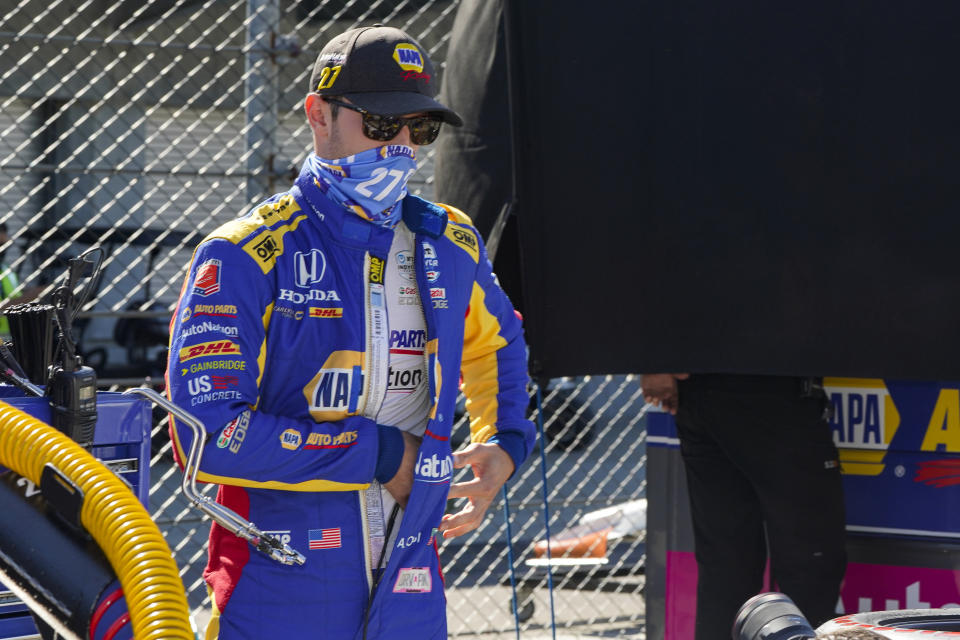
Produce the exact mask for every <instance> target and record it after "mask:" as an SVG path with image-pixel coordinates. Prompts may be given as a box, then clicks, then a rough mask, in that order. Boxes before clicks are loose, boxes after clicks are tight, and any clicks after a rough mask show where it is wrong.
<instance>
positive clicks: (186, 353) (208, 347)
mask: <svg viewBox="0 0 960 640" xmlns="http://www.w3.org/2000/svg"><path fill="white" fill-rule="evenodd" d="M225 355H233V356H239V355H241V354H240V345H238V344H237V343H236V342H233V341H231V340H214V341H213V342H201V343H200V344H195V345H193V346H190V347H184V348H182V349H180V362H186V361H187V360H192V359H194V358H203V357H205V356H225Z"/></svg>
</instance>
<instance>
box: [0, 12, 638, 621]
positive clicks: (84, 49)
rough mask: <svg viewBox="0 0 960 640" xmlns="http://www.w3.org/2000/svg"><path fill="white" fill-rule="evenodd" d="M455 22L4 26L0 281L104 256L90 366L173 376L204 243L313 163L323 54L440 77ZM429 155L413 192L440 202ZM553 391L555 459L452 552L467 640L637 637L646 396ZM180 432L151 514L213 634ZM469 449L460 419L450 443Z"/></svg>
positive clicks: (85, 325) (245, 15)
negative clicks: (365, 29)
mask: <svg viewBox="0 0 960 640" xmlns="http://www.w3.org/2000/svg"><path fill="white" fill-rule="evenodd" d="M456 10H457V2H456V1H442V0H391V1H389V2H386V1H380V0H362V1H360V0H299V1H296V2H294V1H292V0H246V1H242V0H147V1H134V0H69V1H68V0H20V1H19V2H18V3H16V4H15V6H14V7H12V8H7V9H5V11H4V12H3V15H2V17H0V59H2V60H4V62H5V64H3V65H0V222H3V223H5V224H6V226H7V229H8V240H7V241H6V242H5V243H3V244H0V252H2V256H3V257H2V262H3V268H4V269H5V270H8V271H9V272H12V273H14V274H16V275H17V276H19V281H20V283H21V285H20V286H21V288H22V289H25V290H27V289H33V288H45V290H46V291H49V290H50V288H51V286H52V285H53V284H54V282H55V281H56V280H58V279H59V278H60V277H61V276H62V275H63V273H64V271H65V269H66V265H67V260H69V259H71V258H74V257H76V256H78V255H79V254H80V253H82V252H83V251H85V250H86V249H88V248H90V247H91V246H95V245H96V246H100V247H102V248H103V249H104V250H105V255H106V257H105V261H104V264H103V271H102V277H101V278H100V280H99V282H98V283H97V286H96V289H95V292H94V295H93V296H92V298H91V299H90V301H89V302H88V303H87V304H86V306H85V307H84V309H83V310H82V312H81V314H80V316H79V318H78V320H77V323H76V324H75V331H74V333H75V335H76V336H77V337H78V339H79V343H80V349H81V352H82V353H83V354H84V356H85V358H86V360H87V362H88V363H89V364H91V365H92V366H93V367H94V368H95V369H96V370H97V371H98V374H99V376H100V379H101V381H102V382H103V383H104V384H105V386H110V387H111V388H113V389H119V388H122V387H123V386H132V385H136V384H140V383H141V382H143V381H144V380H145V379H147V380H151V379H152V380H158V379H159V378H160V376H162V372H163V369H164V365H165V359H166V340H167V329H166V325H167V322H168V320H169V314H170V312H171V311H172V309H173V308H174V306H175V301H176V298H177V296H178V294H179V290H180V286H181V283H182V280H183V276H184V273H185V269H186V266H187V264H188V263H189V260H190V257H191V254H192V250H193V247H194V246H195V245H196V244H197V243H198V242H199V241H200V240H201V239H202V238H203V237H204V236H205V235H206V234H207V233H209V232H210V231H212V230H213V229H215V228H216V227H217V226H219V225H220V224H221V223H223V222H225V221H227V220H230V219H232V218H234V217H236V216H237V215H239V214H240V213H242V212H244V211H245V210H246V209H248V208H249V207H250V206H251V205H253V204H255V203H256V202H257V201H259V200H261V199H262V198H264V197H266V196H268V195H270V194H271V193H273V192H275V191H279V190H282V189H285V188H286V187H287V185H289V184H290V183H291V182H292V179H293V177H294V176H295V172H296V171H298V169H299V166H300V164H301V163H302V161H303V159H304V158H305V157H306V154H307V153H308V152H309V150H310V148H311V146H312V143H311V137H310V133H309V128H308V127H307V125H306V121H305V118H304V116H303V110H302V97H303V94H304V93H305V91H306V88H307V82H308V78H309V74H310V68H311V65H312V62H313V60H314V59H315V57H316V55H317V53H318V52H319V50H320V48H321V47H322V45H323V44H324V43H325V42H326V41H327V40H328V39H329V38H331V37H332V36H334V35H336V34H337V33H340V32H342V31H344V30H346V29H349V28H352V27H353V26H357V25H359V24H370V23H373V22H382V23H385V24H390V25H393V26H397V27H400V28H402V29H404V30H405V31H407V32H408V33H410V34H411V35H412V36H414V37H415V38H417V39H418V40H419V41H420V42H421V44H423V46H424V47H425V48H427V50H428V51H429V53H430V55H431V57H432V58H433V59H434V61H435V62H436V63H437V64H436V66H437V72H438V73H439V74H442V72H443V60H444V58H445V55H446V51H447V48H448V45H449V32H450V28H451V26H452V23H453V19H454V16H455V14H456ZM425 150H426V154H425V156H424V157H422V158H421V167H420V170H419V171H418V173H417V176H416V177H415V178H414V180H415V182H413V183H412V184H411V191H412V192H414V193H416V194H418V195H423V196H424V197H427V198H429V197H431V196H432V193H433V185H432V160H433V159H432V151H430V150H429V148H425ZM41 295H43V294H42V293H41ZM538 393H539V395H540V396H541V397H540V404H541V405H542V407H543V411H542V416H540V417H541V418H542V420H541V422H542V423H543V428H544V431H545V434H546V438H545V439H544V441H543V442H542V443H541V444H544V446H543V451H542V452H541V451H539V450H538V451H537V453H536V454H535V455H534V457H533V458H532V459H531V461H530V462H528V463H527V465H526V466H525V467H524V468H523V469H521V470H520V472H519V473H518V474H517V477H516V478H514V480H513V481H512V482H511V483H510V485H509V487H508V489H507V491H506V494H505V495H506V500H504V501H501V502H500V504H498V505H495V507H494V508H492V509H491V513H490V515H489V516H488V518H487V520H486V522H485V524H484V525H483V527H482V528H481V529H480V530H479V531H478V532H476V533H475V534H474V535H471V536H468V537H467V539H465V540H461V539H457V540H454V541H448V542H446V543H444V544H443V545H442V546H441V556H442V560H443V566H444V570H445V574H446V581H447V588H448V598H449V611H448V617H449V627H450V634H451V635H452V636H467V635H483V636H484V637H487V636H490V637H494V636H497V635H500V634H505V635H506V634H509V635H510V636H513V635H515V634H516V629H517V627H518V628H519V630H520V632H521V633H522V634H523V635H524V637H531V636H535V635H539V634H545V633H548V632H549V628H550V626H551V625H552V624H556V625H557V627H558V628H560V629H566V630H568V631H570V632H576V633H583V634H600V635H621V636H629V635H642V625H643V620H644V603H643V595H642V589H643V566H644V540H645V536H644V532H645V519H644V516H645V509H644V503H643V502H642V499H643V497H644V495H645V466H646V465H645V461H646V453H645V430H644V428H643V421H642V410H641V408H642V406H643V401H642V399H641V396H640V389H639V384H638V381H637V380H636V379H635V378H632V377H630V376H603V377H592V378H579V379H574V380H554V381H550V382H549V383H544V384H543V386H542V387H541V388H540V390H539V392H534V393H533V395H532V400H531V407H535V406H537V402H536V396H537V394H538ZM531 416H532V417H533V418H534V419H537V417H538V415H537V412H536V411H535V410H533V409H532V410H531ZM166 427H167V425H166V419H165V417H164V416H163V415H160V414H157V420H156V428H155V430H154V438H153V439H154V447H153V452H154V455H153V459H152V460H151V464H152V469H151V474H152V487H151V501H150V502H151V504H150V507H151V512H152V513H153V516H154V518H155V520H156V522H157V523H158V525H160V527H161V529H162V530H163V531H164V532H165V533H166V535H167V537H168V541H169V542H170V545H171V548H172V549H173V550H174V553H175V555H176V560H177V563H178V564H179V566H180V567H181V569H182V575H183V579H184V584H185V585H186V587H187V589H188V592H189V597H190V603H191V606H192V607H194V610H195V614H196V616H197V618H198V619H199V620H201V621H202V620H203V619H204V618H205V616H206V611H207V609H208V607H209V599H208V597H207V594H206V590H205V588H204V585H203V581H202V578H201V571H202V568H203V565H204V563H205V543H206V537H207V531H208V529H209V524H208V522H206V521H202V520H201V518H199V517H198V513H197V512H196V511H194V510H192V509H191V508H189V506H188V504H187V502H186V500H184V499H183V498H182V497H181V496H180V495H179V493H178V491H177V489H178V486H179V481H180V476H179V473H178V472H177V471H176V469H175V468H174V466H173V464H172V459H171V452H170V445H169V442H168V441H167V437H166ZM467 437H468V428H467V426H466V421H465V420H464V419H461V421H460V423H458V426H457V428H456V431H455V438H459V443H462V442H463V441H465V439H466V438H467ZM454 444H455V445H456V444H457V443H454ZM604 510H605V511H604ZM598 512H599V513H598ZM508 513H509V519H508V518H506V517H505V516H506V515H507V514H508ZM548 527H549V530H550V533H551V535H552V537H553V538H554V539H569V540H573V539H578V540H579V543H580V548H579V549H576V550H574V551H569V550H568V551H565V550H564V549H563V548H561V547H556V548H553V549H552V550H551V553H550V555H552V556H553V557H552V558H551V559H550V560H549V562H548V560H547V553H546V550H545V548H544V545H543V544H540V545H539V546H538V545H537V543H538V542H541V541H543V540H545V539H546V535H547V529H548ZM508 528H509V532H508ZM594 534H597V535H594ZM508 541H509V542H508ZM571 554H574V555H575V556H576V557H574V555H571ZM548 564H549V566H550V570H548V568H547V565H548ZM514 594H515V596H514ZM514 597H516V602H514ZM551 604H552V606H551Z"/></svg>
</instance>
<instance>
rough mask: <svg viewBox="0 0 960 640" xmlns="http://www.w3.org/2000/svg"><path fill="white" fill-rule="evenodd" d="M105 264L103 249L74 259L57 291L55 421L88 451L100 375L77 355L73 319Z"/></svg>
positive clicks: (51, 391) (51, 383)
mask: <svg viewBox="0 0 960 640" xmlns="http://www.w3.org/2000/svg"><path fill="white" fill-rule="evenodd" d="M94 254H96V257H95V258H91V256H93V255H94ZM102 262H103V249H100V248H99V247H94V248H92V249H89V250H88V251H85V252H84V253H82V254H80V256H78V257H76V258H73V259H71V260H70V267H69V269H68V271H67V275H66V276H65V277H64V282H63V284H62V285H60V286H59V287H57V288H56V289H55V290H54V292H53V306H54V320H55V322H56V325H57V328H58V331H59V336H58V338H59V347H58V350H57V354H56V356H55V358H54V361H53V363H52V365H51V367H50V378H49V380H48V382H47V396H48V397H49V399H50V412H51V419H52V423H53V426H54V427H56V428H57V429H59V430H60V431H61V432H63V433H64V434H66V435H67V436H69V437H70V438H71V439H73V440H74V441H75V442H76V443H78V444H79V445H80V446H82V447H85V448H87V449H89V448H90V446H91V445H92V444H93V432H94V428H95V426H96V424H97V374H96V372H95V371H94V370H93V369H92V368H90V367H88V366H85V365H84V364H83V361H82V359H81V358H80V356H79V355H77V352H76V342H75V341H74V339H73V333H72V331H73V319H74V318H75V317H76V314H77V311H78V310H79V309H80V308H81V307H82V306H83V304H84V303H85V302H86V301H87V298H88V297H89V295H90V291H91V290H92V289H93V287H94V285H95V284H96V280H97V278H98V277H99V275H100V265H101V264H102ZM81 278H87V279H88V280H87V283H86V286H85V287H84V288H83V291H82V293H81V294H80V295H79V296H75V295H74V289H75V288H76V286H77V283H78V282H79V281H80V279H81Z"/></svg>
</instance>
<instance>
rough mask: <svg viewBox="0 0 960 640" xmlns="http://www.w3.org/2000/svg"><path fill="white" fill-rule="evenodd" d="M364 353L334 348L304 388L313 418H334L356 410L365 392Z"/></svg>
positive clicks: (320, 420) (338, 418) (321, 420)
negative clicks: (335, 349)
mask: <svg viewBox="0 0 960 640" xmlns="http://www.w3.org/2000/svg"><path fill="white" fill-rule="evenodd" d="M363 355H364V354H362V353H361V352H359V351H334V352H333V353H332V354H330V356H329V357H328V358H327V360H326V362H324V364H323V367H321V368H320V369H319V370H318V371H317V373H316V374H315V375H314V376H313V378H312V379H311V380H310V382H308V383H307V385H306V386H305V387H304V388H303V396H304V398H305V399H306V401H307V406H308V407H309V411H310V415H311V416H312V417H313V419H314V420H316V421H318V422H332V421H334V420H342V419H343V418H346V417H347V416H349V415H355V414H356V413H357V411H358V407H359V405H360V397H361V395H362V394H363V366H362V363H363Z"/></svg>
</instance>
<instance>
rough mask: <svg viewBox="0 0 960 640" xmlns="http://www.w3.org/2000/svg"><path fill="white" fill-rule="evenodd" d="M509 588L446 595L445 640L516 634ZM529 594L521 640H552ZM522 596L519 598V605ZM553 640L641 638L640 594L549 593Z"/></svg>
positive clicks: (494, 639)
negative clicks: (530, 604) (528, 614)
mask: <svg viewBox="0 0 960 640" xmlns="http://www.w3.org/2000/svg"><path fill="white" fill-rule="evenodd" d="M511 593H512V590H511V589H510V587H499V586H494V587H468V588H463V589H452V590H449V591H448V592H447V604H448V606H447V624H448V627H449V637H451V638H464V639H471V638H476V639H477V640H514V639H516V638H517V630H516V627H515V625H514V619H513V615H512V614H511V613H510V599H511ZM532 595H533V603H534V607H533V614H532V616H531V617H530V618H529V619H528V620H527V621H526V622H524V623H521V626H520V636H519V637H520V638H521V639H522V640H553V637H554V636H553V633H552V630H551V625H550V599H549V592H548V591H547V590H546V589H538V590H536V591H534V592H533V593H532ZM525 599H526V598H525V597H524V596H523V595H521V601H524V600H525ZM553 600H554V613H555V620H556V626H557V629H556V640H587V639H593V638H626V639H628V640H643V639H644V638H645V634H644V622H645V609H644V602H643V593H642V592H640V593H609V592H597V591H579V592H576V591H567V590H559V591H557V590H555V591H554V598H553ZM209 617H210V612H209V611H208V610H206V609H203V610H198V611H197V612H196V613H195V615H194V621H195V623H196V624H197V627H198V628H199V629H200V630H201V637H203V636H202V631H203V629H204V628H206V624H207V620H209Z"/></svg>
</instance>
